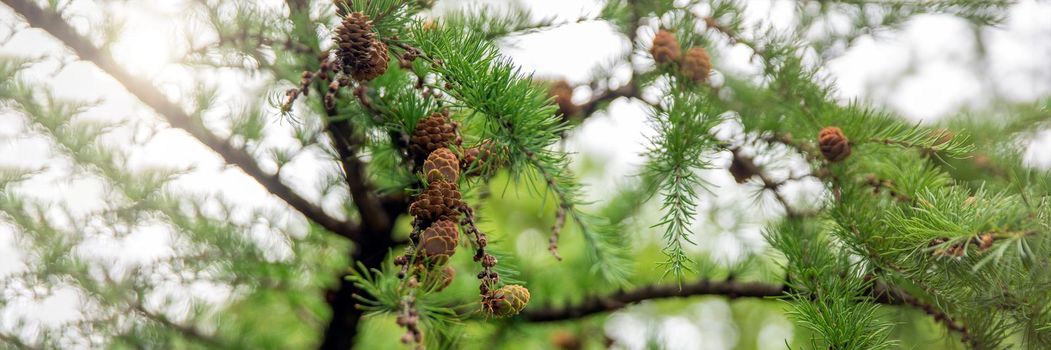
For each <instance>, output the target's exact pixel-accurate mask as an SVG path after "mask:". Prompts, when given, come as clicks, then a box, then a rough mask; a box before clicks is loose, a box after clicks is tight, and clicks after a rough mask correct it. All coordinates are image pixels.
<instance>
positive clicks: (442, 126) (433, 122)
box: [409, 113, 462, 164]
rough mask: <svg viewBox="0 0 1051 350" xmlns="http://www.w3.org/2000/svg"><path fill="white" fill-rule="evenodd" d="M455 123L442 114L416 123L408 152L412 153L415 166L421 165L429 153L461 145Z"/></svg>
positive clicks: (432, 115) (436, 114)
mask: <svg viewBox="0 0 1051 350" xmlns="http://www.w3.org/2000/svg"><path fill="white" fill-rule="evenodd" d="M456 129H457V126H456V123H453V122H451V121H450V120H449V116H448V115H446V114H444V113H434V114H431V115H429V116H427V117H426V118H423V119H420V121H419V122H417V123H416V130H415V131H413V132H412V136H411V137H410V138H409V150H411V151H412V154H413V157H414V158H415V159H416V164H420V163H422V162H423V161H424V160H425V159H426V158H427V156H428V155H430V154H431V152H434V151H435V150H437V149H439V148H442V147H445V148H449V147H450V146H453V145H456V146H459V145H460V144H461V143H462V139H460V135H459V134H458V133H457V131H456Z"/></svg>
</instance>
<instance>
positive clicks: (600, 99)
mask: <svg viewBox="0 0 1051 350" xmlns="http://www.w3.org/2000/svg"><path fill="white" fill-rule="evenodd" d="M621 97H629V98H630V97H635V98H639V99H642V98H641V97H639V96H638V88H637V87H636V86H635V81H634V80H632V81H631V82H629V83H627V84H624V85H623V86H621V87H618V88H616V89H613V90H606V91H605V92H603V93H601V94H598V95H595V96H593V97H591V99H590V100H588V101H587V102H584V104H582V105H580V115H581V117H582V118H586V117H588V116H590V115H591V114H592V113H595V111H596V110H598V108H599V106H601V105H602V104H604V103H608V102H612V101H613V100H616V99H618V98H621Z"/></svg>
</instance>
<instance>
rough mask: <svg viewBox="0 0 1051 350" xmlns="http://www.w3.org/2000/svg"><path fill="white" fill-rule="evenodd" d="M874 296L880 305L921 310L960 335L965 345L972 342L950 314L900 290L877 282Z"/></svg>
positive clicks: (966, 331)
mask: <svg viewBox="0 0 1051 350" xmlns="http://www.w3.org/2000/svg"><path fill="white" fill-rule="evenodd" d="M872 294H873V298H874V299H873V300H874V301H875V302H877V303H880V304H888V305H903V306H910V307H913V308H917V309H920V310H922V311H923V312H925V313H927V315H930V316H931V318H934V320H935V321H937V322H940V323H941V324H943V325H945V328H948V329H949V330H950V331H953V332H958V333H960V339H961V340H962V341H963V342H964V343H968V342H970V341H971V336H970V333H969V332H968V330H967V327H966V326H964V325H963V324H962V323H960V322H959V321H956V320H954V319H953V318H952V317H950V316H949V314H947V313H945V312H943V311H941V310H938V308H936V307H934V305H931V304H928V303H926V302H924V301H922V300H920V299H919V298H917V297H915V296H912V295H910V294H908V293H905V292H904V291H902V290H900V289H897V288H893V287H890V286H888V285H887V284H885V283H883V282H881V281H877V282H876V283H875V285H873V286H872Z"/></svg>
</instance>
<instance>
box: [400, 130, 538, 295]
mask: <svg viewBox="0 0 1051 350" xmlns="http://www.w3.org/2000/svg"><path fill="white" fill-rule="evenodd" d="M462 143H463V140H462V138H461V137H460V135H459V132H458V126H457V124H456V123H454V122H452V121H451V120H450V119H449V116H448V114H447V112H441V113H434V114H431V115H430V116H427V117H426V118H424V119H422V120H420V121H419V122H418V123H417V124H416V130H415V131H413V133H412V135H411V137H410V144H409V151H410V152H411V153H412V157H413V159H414V161H415V162H416V164H417V166H418V168H422V172H423V177H424V179H425V180H426V183H427V185H426V188H425V189H424V190H423V191H422V192H421V193H420V194H419V195H417V196H416V199H415V200H414V201H413V203H412V204H411V205H409V214H410V215H412V216H413V217H414V218H415V219H414V220H413V233H412V236H411V237H410V238H411V239H412V241H413V242H414V243H415V245H414V246H413V247H412V248H411V249H410V250H409V253H407V254H406V255H404V256H401V257H398V259H396V261H395V262H396V263H397V264H398V265H402V266H403V267H404V269H403V271H408V270H410V268H411V270H412V271H413V278H419V280H420V281H421V287H423V288H427V289H428V290H432V291H441V290H442V289H444V288H446V287H448V286H449V284H450V283H452V281H453V279H454V277H455V270H454V269H453V268H452V267H450V266H447V263H448V262H449V258H450V257H451V256H452V255H453V254H455V253H456V248H457V247H458V246H459V243H460V227H461V226H463V227H464V228H465V230H467V233H468V234H469V235H470V236H473V238H474V241H475V246H476V247H477V251H476V254H475V256H474V260H475V261H478V262H480V263H481V265H482V267H483V271H482V272H481V273H479V275H478V277H479V279H481V280H482V283H481V286H480V287H479V289H480V291H481V295H482V306H483V307H482V309H483V310H484V311H486V312H488V313H489V314H491V315H493V316H511V315H514V314H517V313H518V312H520V311H521V310H522V309H523V308H524V307H525V304H526V302H528V301H529V291H528V290H526V289H525V288H524V287H522V286H519V285H505V286H502V287H499V288H495V286H496V285H498V284H499V281H500V276H499V274H498V273H497V272H496V271H494V270H493V268H494V267H495V266H496V262H497V259H496V257H495V256H493V255H491V254H489V253H487V252H486V251H485V246H486V245H487V239H486V237H485V234H484V233H482V232H480V231H479V230H478V229H477V228H476V227H475V226H474V213H473V210H472V209H471V208H470V207H468V206H467V205H466V204H465V203H464V202H463V200H462V195H461V193H460V190H459V188H458V186H457V184H458V183H459V181H460V177H461V176H478V175H482V174H487V173H489V172H490V171H492V170H493V169H494V168H496V167H495V164H493V163H495V160H496V158H497V157H495V151H496V147H494V146H493V143H492V142H482V143H481V144H479V145H478V146H475V147H472V148H468V149H466V150H464V151H463V157H462V159H461V157H460V155H459V154H457V153H456V152H454V151H453V149H454V148H459V147H460V145H461V144H462ZM421 275H422V276H421Z"/></svg>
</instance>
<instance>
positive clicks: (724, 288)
mask: <svg viewBox="0 0 1051 350" xmlns="http://www.w3.org/2000/svg"><path fill="white" fill-rule="evenodd" d="M791 292H792V291H791V290H789V289H788V287H787V286H783V285H778V284H771V283H762V282H737V281H711V280H700V281H697V282H694V283H690V284H685V285H682V287H681V288H680V287H679V285H678V284H668V285H648V286H645V287H642V288H639V289H636V290H633V291H630V292H624V291H620V292H617V293H614V294H611V295H607V296H590V297H587V298H585V299H584V300H583V301H582V302H580V303H578V304H572V305H567V306H563V307H545V308H539V309H526V310H525V311H523V312H522V314H521V315H520V317H522V318H523V319H525V320H526V321H528V322H554V321H567V320H574V319H578V318H583V317H587V316H590V315H594V314H598V313H603V312H610V311H616V310H619V309H622V308H624V307H627V306H628V305H631V304H634V303H639V302H642V301H646V300H654V299H668V298H687V297H693V296H700V295H718V296H724V297H727V298H730V299H737V298H774V297H780V296H784V295H786V294H788V293H791ZM869 293H871V294H870V296H871V297H872V302H874V303H878V304H884V305H896V306H908V307H913V308H916V309H920V310H922V311H923V312H925V313H927V314H928V315H930V316H931V317H932V318H934V320H935V321H938V322H940V323H942V324H944V325H945V327H946V328H948V329H949V330H951V331H954V332H958V333H960V335H961V338H962V339H963V341H964V342H967V341H968V339H969V338H970V337H969V333H968V330H967V327H965V326H964V325H963V324H962V323H960V322H959V321H956V320H954V319H953V318H952V317H950V316H949V314H947V313H945V312H943V311H941V310H938V309H937V308H935V307H934V306H932V305H930V304H928V303H926V302H924V301H922V300H920V299H919V298H917V297H915V296H912V295H910V294H908V293H906V292H905V291H902V290H901V289H898V288H894V287H892V286H889V285H887V284H886V283H883V282H882V281H875V282H874V284H873V286H872V288H870V289H869Z"/></svg>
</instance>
